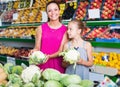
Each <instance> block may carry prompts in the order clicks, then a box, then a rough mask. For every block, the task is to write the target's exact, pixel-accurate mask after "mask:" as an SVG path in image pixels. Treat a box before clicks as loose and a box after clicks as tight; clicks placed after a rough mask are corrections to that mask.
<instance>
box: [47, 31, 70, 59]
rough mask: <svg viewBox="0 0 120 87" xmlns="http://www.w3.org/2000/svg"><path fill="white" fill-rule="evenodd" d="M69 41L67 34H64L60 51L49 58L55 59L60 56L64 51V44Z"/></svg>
mask: <svg viewBox="0 0 120 87" xmlns="http://www.w3.org/2000/svg"><path fill="white" fill-rule="evenodd" d="M67 41H68V38H67V33H65V34H64V36H63V39H62V42H61V45H60V47H59V50H58V51H57V52H55V53H54V54H51V55H48V57H49V58H55V57H57V56H59V53H60V52H62V51H63V48H64V44H65V43H66V42H67Z"/></svg>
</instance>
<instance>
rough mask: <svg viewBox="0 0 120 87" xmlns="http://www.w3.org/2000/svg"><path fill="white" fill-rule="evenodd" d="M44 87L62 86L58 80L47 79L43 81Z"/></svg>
mask: <svg viewBox="0 0 120 87" xmlns="http://www.w3.org/2000/svg"><path fill="white" fill-rule="evenodd" d="M44 87H63V86H62V84H60V83H59V82H58V81H55V80H48V81H47V82H45V84H44Z"/></svg>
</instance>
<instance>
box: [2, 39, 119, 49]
mask: <svg viewBox="0 0 120 87" xmlns="http://www.w3.org/2000/svg"><path fill="white" fill-rule="evenodd" d="M0 41H16V42H29V43H34V42H35V39H20V38H0ZM90 42H91V44H92V46H94V47H107V48H120V43H110V42H96V41H90Z"/></svg>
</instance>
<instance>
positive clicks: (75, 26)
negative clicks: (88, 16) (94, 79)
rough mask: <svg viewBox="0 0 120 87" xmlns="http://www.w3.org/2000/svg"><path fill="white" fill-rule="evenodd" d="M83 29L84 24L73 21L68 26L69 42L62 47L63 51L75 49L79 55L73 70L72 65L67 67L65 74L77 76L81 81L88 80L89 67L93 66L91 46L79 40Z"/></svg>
mask: <svg viewBox="0 0 120 87" xmlns="http://www.w3.org/2000/svg"><path fill="white" fill-rule="evenodd" d="M84 29H85V26H84V23H83V22H82V21H80V20H76V19H75V20H72V21H70V22H69V24H68V30H67V34H68V38H69V41H68V42H67V43H66V44H65V45H64V50H66V49H69V48H75V49H76V50H77V51H79V53H80V60H79V61H78V62H77V65H76V68H75V69H74V68H73V65H69V66H67V68H66V73H67V74H77V75H79V76H80V77H81V78H82V79H89V67H90V66H92V65H93V59H92V46H91V44H90V43H89V42H87V41H84V40H83V39H82V38H81V34H82V32H83V30H84Z"/></svg>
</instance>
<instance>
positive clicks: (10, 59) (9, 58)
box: [7, 56, 16, 65]
mask: <svg viewBox="0 0 120 87" xmlns="http://www.w3.org/2000/svg"><path fill="white" fill-rule="evenodd" d="M7 63H12V64H13V65H16V63H15V58H14V57H9V56H7Z"/></svg>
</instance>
